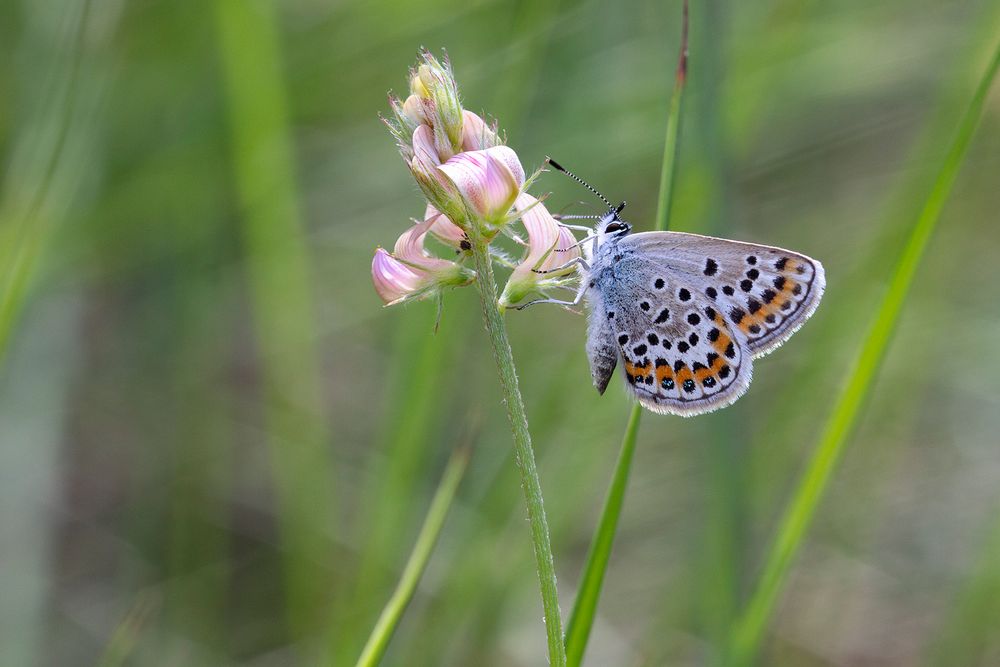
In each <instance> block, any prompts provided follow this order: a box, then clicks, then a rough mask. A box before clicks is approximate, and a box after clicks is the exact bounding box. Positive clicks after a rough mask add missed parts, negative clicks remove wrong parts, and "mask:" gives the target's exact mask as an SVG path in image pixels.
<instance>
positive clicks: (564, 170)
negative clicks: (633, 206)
mask: <svg viewBox="0 0 1000 667" xmlns="http://www.w3.org/2000/svg"><path fill="white" fill-rule="evenodd" d="M545 161H546V162H548V163H549V164H551V165H552V168H553V169H555V170H556V171H561V172H562V173H564V174H566V175H567V176H569V177H570V178H572V179H573V180H574V181H576V182H577V183H579V184H580V185H582V186H583V187H585V188H587V189H588V190H590V191H591V192H593V193H594V194H595V195H597V196H598V198H600V200H601V201H602V202H604V203H605V204H607V205H608V209H609V210H612V209H614V208H615V206H614V204H612V203H611V202H610V201H608V198H607V197H605V196H604V195H602V194H601V193H600V192H598V191H597V188H595V187H594V186H593V185H591V184H590V183H588V182H587V181H585V180H583V179H582V178H580V177H579V176H577V175H576V174H574V173H573V172H572V171H570V170H569V169H567V168H566V167H564V166H562V165H561V164H559V163H558V162H556V161H555V160H553V159H552V158H550V157H548V156H546V157H545Z"/></svg>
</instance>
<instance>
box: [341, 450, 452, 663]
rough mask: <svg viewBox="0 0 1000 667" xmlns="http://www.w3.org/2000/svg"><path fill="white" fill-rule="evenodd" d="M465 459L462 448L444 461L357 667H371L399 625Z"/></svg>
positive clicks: (421, 573)
mask: <svg viewBox="0 0 1000 667" xmlns="http://www.w3.org/2000/svg"><path fill="white" fill-rule="evenodd" d="M468 461H469V450H468V449H466V448H462V449H458V450H456V451H455V452H454V453H453V454H452V455H451V458H450V459H449V460H448V465H447V466H446V467H445V470H444V474H443V475H442V477H441V482H440V483H439V484H438V488H437V491H435V492H434V498H433V499H432V500H431V506H430V509H428V510H427V517H426V518H425V519H424V524H423V526H422V527H421V528H420V533H419V534H418V535H417V541H416V543H415V544H414V545H413V551H412V552H411V553H410V557H409V559H407V561H406V566H405V567H404V568H403V573H402V575H401V576H400V578H399V583H398V584H397V585H396V590H395V591H393V593H392V597H390V598H389V601H388V602H387V603H386V605H385V608H384V609H383V610H382V614H381V615H380V616H379V619H378V622H377V623H376V624H375V628H374V630H372V634H371V636H370V637H369V638H368V642H367V643H366V644H365V647H364V649H363V650H362V652H361V657H359V658H358V662H357V667H375V665H378V664H379V662H380V661H381V660H382V656H383V655H385V651H386V648H388V646H389V640H390V639H392V635H393V633H394V632H395V631H396V627H397V626H398V625H399V621H400V619H401V618H402V617H403V612H404V611H406V607H407V606H408V605H409V604H410V600H412V599H413V594H414V592H415V591H416V590H417V584H418V583H420V577H421V576H422V575H423V573H424V570H426V569H427V563H428V562H429V561H430V558H431V553H432V552H433V550H434V545H435V544H437V540H438V536H439V535H440V534H441V528H442V527H443V526H444V521H445V518H446V517H447V516H448V510H449V509H450V508H451V503H452V500H454V498H455V491H456V490H457V489H458V484H459V482H461V480H462V475H463V473H464V472H465V468H466V465H467V464H468Z"/></svg>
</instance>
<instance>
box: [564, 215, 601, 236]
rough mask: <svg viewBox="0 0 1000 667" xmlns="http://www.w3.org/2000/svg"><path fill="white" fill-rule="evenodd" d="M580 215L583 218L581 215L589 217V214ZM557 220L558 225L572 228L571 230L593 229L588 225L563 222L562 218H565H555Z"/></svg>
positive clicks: (583, 230)
mask: <svg viewBox="0 0 1000 667" xmlns="http://www.w3.org/2000/svg"><path fill="white" fill-rule="evenodd" d="M580 217H582V218H583V217H590V216H580ZM557 220H558V221H559V226H560V227H565V228H566V229H572V230H574V231H577V232H592V231H594V228H593V227H588V226H587V225H567V224H566V223H565V222H563V220H565V218H557Z"/></svg>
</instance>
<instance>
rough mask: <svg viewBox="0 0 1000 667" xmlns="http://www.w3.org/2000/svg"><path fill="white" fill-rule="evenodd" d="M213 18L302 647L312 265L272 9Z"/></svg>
mask: <svg viewBox="0 0 1000 667" xmlns="http://www.w3.org/2000/svg"><path fill="white" fill-rule="evenodd" d="M216 10H217V11H216V14H217V17H216V18H217V24H218V30H219V37H220V50H221V56H222V65H223V67H222V70H223V77H224V80H225V84H226V89H227V95H228V100H227V101H228V107H229V108H228V111H229V124H230V129H231V135H232V146H233V168H234V171H235V180H236V185H237V188H238V192H239V197H240V205H241V216H240V218H241V225H242V229H241V231H242V241H243V244H244V248H245V252H246V264H247V269H246V270H247V275H248V282H249V292H250V299H251V307H252V310H253V317H254V326H255V334H256V338H257V340H256V343H257V346H258V349H259V358H260V364H261V367H262V375H263V378H264V387H265V398H264V401H265V404H266V405H265V410H264V418H265V423H266V428H267V441H268V446H269V448H270V455H271V462H272V463H271V465H272V466H273V469H274V482H273V483H274V488H275V495H276V497H277V507H278V510H277V511H278V513H279V523H280V526H281V539H282V542H283V547H284V551H285V555H284V563H283V567H284V578H285V587H286V592H287V600H288V611H289V620H290V625H291V628H292V632H293V634H294V635H295V636H296V638H297V639H302V638H304V637H306V636H309V635H310V634H311V632H312V630H313V629H314V628H315V627H316V626H317V625H320V624H321V623H322V621H323V619H322V618H321V616H322V615H323V614H324V613H325V612H324V609H325V608H326V601H325V600H324V599H323V597H324V596H326V595H329V592H330V591H331V590H332V588H333V582H332V579H333V574H332V573H331V570H330V569H329V567H328V566H327V565H326V564H327V563H329V562H330V558H329V553H328V552H329V550H330V541H329V538H328V536H327V534H326V531H327V530H329V527H330V526H334V525H336V522H335V520H334V516H335V514H334V511H333V503H332V501H333V499H334V493H333V492H332V489H333V488H334V485H333V483H332V479H331V478H332V470H331V465H330V461H329V459H328V450H327V444H328V432H327V425H326V423H325V420H324V418H323V413H324V409H323V408H324V401H323V399H322V381H321V378H320V368H321V365H320V363H319V354H318V351H317V349H316V342H315V335H316V328H315V326H314V323H313V313H312V303H311V300H312V299H311V294H310V289H309V285H310V280H309V275H308V267H309V266H310V264H311V262H310V258H309V255H308V252H307V251H306V239H305V233H304V229H303V223H302V216H301V213H300V211H299V202H298V196H297V192H296V178H295V173H294V171H295V170H294V159H293V155H292V142H291V137H290V128H289V123H288V112H287V109H286V105H287V102H286V96H285V92H284V85H285V82H284V79H283V73H282V72H283V70H282V65H281V49H280V44H279V39H278V25H277V19H276V16H275V9H274V7H273V6H272V4H271V3H269V2H260V3H247V2H242V1H241V0H218V1H217V3H216Z"/></svg>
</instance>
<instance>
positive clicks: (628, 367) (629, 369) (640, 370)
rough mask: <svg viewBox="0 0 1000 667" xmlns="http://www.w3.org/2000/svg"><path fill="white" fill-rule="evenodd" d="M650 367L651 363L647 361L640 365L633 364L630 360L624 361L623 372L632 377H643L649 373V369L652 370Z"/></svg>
mask: <svg viewBox="0 0 1000 667" xmlns="http://www.w3.org/2000/svg"><path fill="white" fill-rule="evenodd" d="M651 367H652V364H651V363H650V362H648V361H647V362H646V363H645V364H643V365H642V366H640V365H638V364H633V363H632V362H631V361H626V362H625V372H626V373H628V374H629V375H632V376H634V377H641V378H645V377H646V376H647V375H649V374H650V371H651V370H652V368H651Z"/></svg>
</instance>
